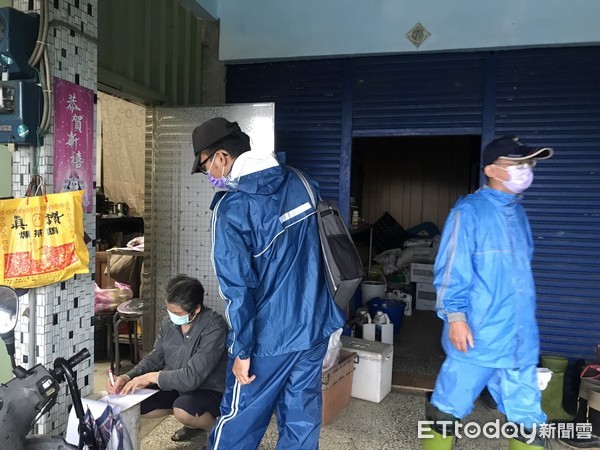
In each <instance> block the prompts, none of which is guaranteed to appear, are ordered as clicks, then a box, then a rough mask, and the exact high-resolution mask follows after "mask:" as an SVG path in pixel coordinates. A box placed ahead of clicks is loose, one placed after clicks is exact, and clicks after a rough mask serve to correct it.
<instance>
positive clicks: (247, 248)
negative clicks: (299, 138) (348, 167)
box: [211, 151, 345, 357]
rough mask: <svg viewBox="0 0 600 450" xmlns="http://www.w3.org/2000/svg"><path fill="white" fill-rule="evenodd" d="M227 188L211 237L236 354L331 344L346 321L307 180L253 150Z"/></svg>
mask: <svg viewBox="0 0 600 450" xmlns="http://www.w3.org/2000/svg"><path fill="white" fill-rule="evenodd" d="M313 184H314V183H313ZM227 185H228V191H227V192H225V193H218V194H217V195H216V196H215V202H214V205H213V206H214V207H213V217H212V230H211V231H212V241H213V250H212V258H213V266H214V269H215V273H216V275H217V279H218V281H219V288H220V295H221V297H222V298H223V299H225V300H226V301H227V307H226V310H225V316H226V318H227V321H228V322H229V326H230V331H229V334H228V337H227V347H228V351H229V353H230V355H232V356H233V357H237V356H239V357H249V356H274V355H282V354H286V353H291V352H296V351H302V350H308V349H310V348H312V347H313V346H315V345H316V344H318V343H320V342H322V341H323V340H324V339H327V338H329V336H330V335H331V334H332V333H333V332H334V331H335V330H337V329H339V328H341V327H342V326H343V324H344V321H345V315H344V314H343V312H342V311H341V310H340V309H339V308H338V307H337V306H336V304H335V303H334V301H333V299H332V297H331V296H330V294H329V291H328V289H327V284H326V281H325V277H324V272H323V266H322V264H323V261H322V255H321V246H320V241H319V232H318V224H317V219H316V215H315V209H314V207H313V206H312V205H311V203H310V199H309V196H308V193H307V192H306V189H305V187H304V185H303V184H302V181H301V180H300V179H299V178H298V176H297V175H296V174H295V173H293V172H292V171H291V170H290V169H286V168H283V167H281V166H280V165H279V164H278V163H277V161H276V160H275V158H274V157H273V156H272V155H271V154H267V155H266V154H261V153H258V152H255V151H250V152H246V153H243V154H242V155H240V156H239V157H238V158H237V159H236V160H235V162H234V165H233V167H232V169H231V174H230V176H229V177H228V181H227ZM315 190H316V186H315Z"/></svg>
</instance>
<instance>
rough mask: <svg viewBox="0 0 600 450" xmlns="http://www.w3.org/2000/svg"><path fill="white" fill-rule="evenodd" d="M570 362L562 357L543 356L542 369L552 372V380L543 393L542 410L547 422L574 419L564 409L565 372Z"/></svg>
mask: <svg viewBox="0 0 600 450" xmlns="http://www.w3.org/2000/svg"><path fill="white" fill-rule="evenodd" d="M568 365H569V361H568V360H567V358H561V357H560V356H542V367H546V368H548V369H550V370H551V371H552V378H551V379H550V381H549V382H548V386H547V387H546V389H544V390H543V391H542V410H543V411H544V412H545V413H546V416H547V420H548V422H550V421H551V420H559V421H568V420H571V419H573V416H571V415H570V414H569V413H567V412H566V411H565V410H564V409H563V407H562V401H563V385H564V382H565V370H567V366H568Z"/></svg>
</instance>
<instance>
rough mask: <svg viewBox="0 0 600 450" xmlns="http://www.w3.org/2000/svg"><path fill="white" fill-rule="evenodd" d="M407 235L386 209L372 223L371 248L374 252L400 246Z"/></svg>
mask: <svg viewBox="0 0 600 450" xmlns="http://www.w3.org/2000/svg"><path fill="white" fill-rule="evenodd" d="M407 237H408V234H407V233H406V230H404V228H402V226H401V225H400V224H399V223H398V222H396V219H394V218H393V217H392V216H391V214H390V213H388V212H387V211H386V212H385V213H384V214H383V216H381V217H380V218H379V219H377V222H375V223H374V224H373V249H374V250H375V253H376V254H377V253H381V252H383V251H385V250H389V249H391V248H402V244H404V241H405V240H406V238H407Z"/></svg>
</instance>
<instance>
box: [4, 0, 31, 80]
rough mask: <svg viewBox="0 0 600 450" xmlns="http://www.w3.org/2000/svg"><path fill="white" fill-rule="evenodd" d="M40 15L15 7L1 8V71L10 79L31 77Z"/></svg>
mask: <svg viewBox="0 0 600 450" xmlns="http://www.w3.org/2000/svg"><path fill="white" fill-rule="evenodd" d="M39 21H40V19H39V16H38V15H37V14H35V13H31V14H28V13H24V12H21V11H19V10H17V9H14V8H0V71H1V72H3V73H4V72H8V73H9V75H10V79H16V78H29V77H31V76H33V75H34V70H33V69H32V68H31V67H30V66H29V63H28V61H29V57H30V56H31V53H32V52H33V49H34V48H35V41H36V39H37V34H38V27H39Z"/></svg>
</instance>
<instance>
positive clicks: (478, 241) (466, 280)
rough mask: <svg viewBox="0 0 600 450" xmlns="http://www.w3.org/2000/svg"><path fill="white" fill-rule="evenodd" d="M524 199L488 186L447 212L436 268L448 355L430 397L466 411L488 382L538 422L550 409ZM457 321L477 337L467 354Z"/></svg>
mask: <svg viewBox="0 0 600 450" xmlns="http://www.w3.org/2000/svg"><path fill="white" fill-rule="evenodd" d="M520 199H521V196H518V195H514V194H508V193H505V192H502V191H498V190H495V189H491V188H488V187H484V188H482V189H480V190H478V191H477V192H476V193H475V194H472V195H468V196H467V197H465V198H464V199H461V200H459V201H458V202H457V203H456V205H455V207H454V208H453V210H452V212H451V213H450V215H449V217H448V220H447V222H446V225H445V227H444V232H443V234H442V241H441V244H440V249H439V252H438V255H437V258H436V262H435V267H434V272H435V278H434V284H435V286H436V289H437V312H438V316H439V317H441V318H442V319H443V320H444V330H443V332H442V346H443V348H444V351H445V352H446V355H447V358H446V361H445V362H444V364H443V365H442V368H441V370H440V373H439V375H438V378H437V381H436V385H435V389H434V392H433V395H432V397H431V403H432V404H433V405H434V406H435V407H436V408H438V409H439V410H440V411H442V412H445V413H448V414H452V415H453V416H455V417H458V418H462V417H465V416H466V415H468V414H469V413H470V411H471V410H472V407H473V402H474V401H475V400H476V399H477V397H478V396H479V394H480V392H481V390H482V389H483V388H484V387H485V386H487V387H488V389H489V391H490V393H491V394H492V396H493V397H494V399H495V400H496V402H497V404H498V409H499V411H500V412H502V413H504V414H506V416H507V419H508V420H509V421H512V422H515V423H522V424H524V425H525V426H526V427H527V428H531V427H532V426H533V424H540V423H543V422H544V421H545V420H546V416H545V414H544V413H543V411H542V409H541V405H540V400H541V394H540V391H539V388H538V386H537V371H536V365H537V363H538V357H539V336H538V327H537V321H536V317H535V310H536V304H535V301H536V300H535V298H536V295H535V286H534V281H533V275H532V272H531V259H532V255H533V242H532V237H531V229H530V226H529V221H528V220H527V216H526V214H525V211H524V209H523V207H522V206H521V205H520V203H519V202H520ZM455 320H465V321H466V322H467V324H468V325H469V328H470V329H471V334H472V336H473V342H474V347H473V348H472V347H468V350H467V352H464V353H463V352H461V351H459V350H458V349H456V348H455V347H454V346H453V345H452V342H450V339H449V337H448V331H449V326H450V322H453V321H455Z"/></svg>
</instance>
